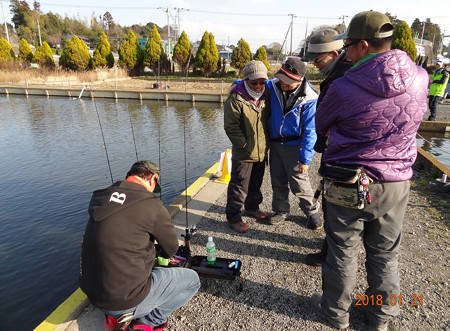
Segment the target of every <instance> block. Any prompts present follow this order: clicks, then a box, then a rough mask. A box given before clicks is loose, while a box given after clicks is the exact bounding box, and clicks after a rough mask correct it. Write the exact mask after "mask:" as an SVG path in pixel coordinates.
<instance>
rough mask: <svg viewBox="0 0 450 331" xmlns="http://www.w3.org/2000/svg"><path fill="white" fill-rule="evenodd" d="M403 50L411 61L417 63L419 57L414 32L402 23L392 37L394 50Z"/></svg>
mask: <svg viewBox="0 0 450 331" xmlns="http://www.w3.org/2000/svg"><path fill="white" fill-rule="evenodd" d="M394 48H396V49H401V50H403V51H405V52H406V54H408V56H409V57H410V58H411V60H413V61H415V60H416V57H417V49H416V43H415V42H414V39H413V38H412V32H411V29H410V28H409V26H408V24H407V23H406V22H405V21H402V22H401V23H399V24H398V25H397V27H396V28H395V30H394V33H393V35H392V49H394Z"/></svg>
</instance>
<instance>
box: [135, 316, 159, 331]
mask: <svg viewBox="0 0 450 331" xmlns="http://www.w3.org/2000/svg"><path fill="white" fill-rule="evenodd" d="M166 327H167V322H166V323H164V324H161V325H158V326H150V325H147V324H144V323H142V322H140V321H139V320H137V319H136V320H133V321H132V322H131V324H130V327H129V328H128V331H131V330H138V331H159V330H164V329H165V328H166Z"/></svg>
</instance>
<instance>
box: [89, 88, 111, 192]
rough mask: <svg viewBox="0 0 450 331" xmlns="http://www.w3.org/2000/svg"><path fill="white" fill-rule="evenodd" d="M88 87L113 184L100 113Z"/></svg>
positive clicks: (92, 93)
mask: <svg viewBox="0 0 450 331" xmlns="http://www.w3.org/2000/svg"><path fill="white" fill-rule="evenodd" d="M89 89H90V90H91V97H92V102H93V103H94V107H95V112H96V113H97V120H98V124H99V126H100V132H101V133H102V139H103V147H104V148H105V153H106V161H107V162H108V168H109V174H110V176H111V183H112V184H114V179H113V175H112V171H111V163H110V162H109V156H108V150H107V148H106V141H105V135H104V134H103V127H102V122H101V121H100V115H99V113H98V109H97V104H96V103H95V98H94V92H93V91H92V89H91V88H90V87H89Z"/></svg>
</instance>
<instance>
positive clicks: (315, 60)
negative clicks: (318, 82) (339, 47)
mask: <svg viewBox="0 0 450 331" xmlns="http://www.w3.org/2000/svg"><path fill="white" fill-rule="evenodd" d="M327 55H328V53H326V54H324V55H322V57H321V58H320V59H319V57H316V58H315V59H314V60H313V63H315V64H318V63H319V62H320V61H322V60H323V59H324V58H326V56H327Z"/></svg>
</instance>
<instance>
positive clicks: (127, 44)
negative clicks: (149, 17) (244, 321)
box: [119, 29, 143, 72]
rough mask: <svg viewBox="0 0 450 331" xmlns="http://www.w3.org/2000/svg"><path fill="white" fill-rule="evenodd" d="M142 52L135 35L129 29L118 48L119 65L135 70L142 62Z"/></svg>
mask: <svg viewBox="0 0 450 331" xmlns="http://www.w3.org/2000/svg"><path fill="white" fill-rule="evenodd" d="M142 53H143V52H142V48H141V46H139V43H138V41H137V38H136V35H135V34H134V32H133V30H132V29H130V30H129V31H128V34H127V37H126V38H125V40H124V41H123V43H122V45H120V48H119V65H120V66H121V67H126V68H128V70H130V71H133V72H136V71H137V70H138V68H139V67H140V66H141V64H142V55H143V54H142Z"/></svg>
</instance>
